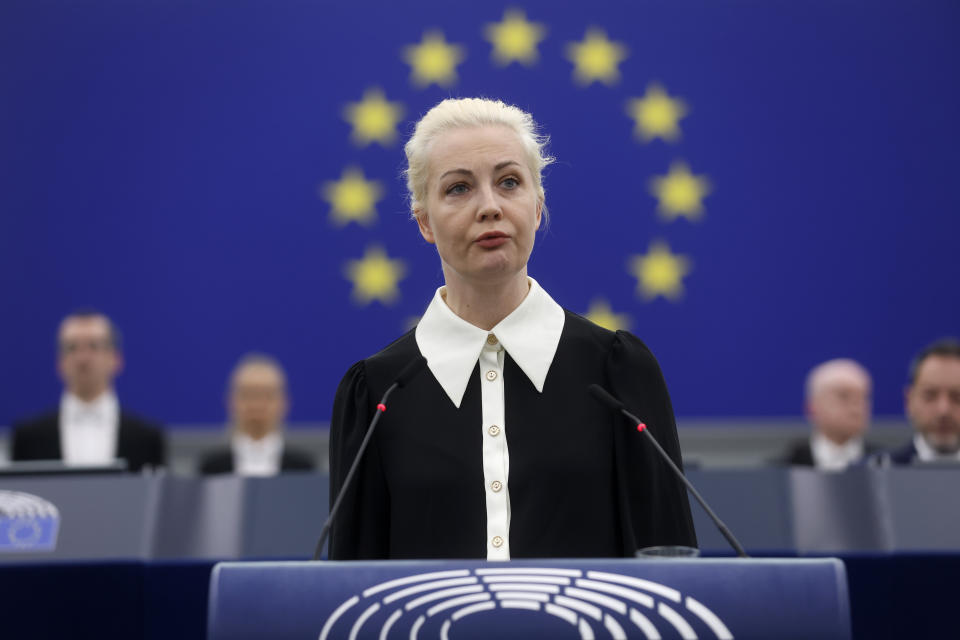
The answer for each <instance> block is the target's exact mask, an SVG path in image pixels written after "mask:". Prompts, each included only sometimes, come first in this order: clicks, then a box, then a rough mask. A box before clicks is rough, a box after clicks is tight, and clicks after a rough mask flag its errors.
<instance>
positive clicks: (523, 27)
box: [483, 9, 547, 67]
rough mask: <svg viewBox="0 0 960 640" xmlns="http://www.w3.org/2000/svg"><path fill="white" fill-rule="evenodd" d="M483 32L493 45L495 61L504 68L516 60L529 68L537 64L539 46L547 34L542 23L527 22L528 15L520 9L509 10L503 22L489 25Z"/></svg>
mask: <svg viewBox="0 0 960 640" xmlns="http://www.w3.org/2000/svg"><path fill="white" fill-rule="evenodd" d="M483 31H484V34H485V35H486V38H487V40H488V41H490V44H492V45H493V52H492V53H491V56H492V57H493V60H494V61H495V62H496V63H497V64H499V65H500V66H503V67H505V66H507V65H508V64H510V63H511V62H513V61H515V60H516V61H517V62H520V63H522V64H525V65H528V66H529V65H532V64H533V63H535V62H536V61H537V57H538V56H539V54H538V52H537V44H539V43H540V41H541V40H543V39H544V37H545V36H546V33H547V30H546V28H544V26H543V25H542V24H541V23H539V22H527V16H526V14H525V13H524V12H523V11H520V10H519V9H507V10H506V11H504V13H503V21H502V22H493V23H489V24H487V25H486V27H484V30H483Z"/></svg>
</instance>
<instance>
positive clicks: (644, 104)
mask: <svg viewBox="0 0 960 640" xmlns="http://www.w3.org/2000/svg"><path fill="white" fill-rule="evenodd" d="M627 115H629V116H630V117H631V118H633V119H634V121H635V122H636V126H634V128H633V133H634V135H636V136H637V137H638V138H640V140H642V141H643V142H650V141H651V140H653V139H654V138H662V139H663V140H666V141H667V142H673V141H674V140H676V139H678V138H679V137H680V127H679V126H677V123H678V122H680V118H682V117H684V116H685V115H687V105H685V104H684V103H683V100H680V99H679V98H671V97H670V96H668V95H667V93H666V91H664V90H663V87H661V86H660V85H658V84H655V83H654V84H650V85H648V86H647V92H646V93H645V94H644V96H643V97H642V98H631V99H630V100H629V101H628V102H627Z"/></svg>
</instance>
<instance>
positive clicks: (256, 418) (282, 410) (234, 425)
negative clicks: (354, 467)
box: [200, 354, 314, 476]
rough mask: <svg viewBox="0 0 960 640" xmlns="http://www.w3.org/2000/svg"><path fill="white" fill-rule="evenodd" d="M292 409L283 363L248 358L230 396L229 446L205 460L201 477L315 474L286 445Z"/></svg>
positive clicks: (298, 453) (306, 459)
mask: <svg viewBox="0 0 960 640" xmlns="http://www.w3.org/2000/svg"><path fill="white" fill-rule="evenodd" d="M288 408H289V399H288V397H287V379H286V375H285V374H284V372H283V368H282V367H281V366H280V364H279V363H278V362H277V361H276V360H274V359H273V358H271V357H269V356H265V355H260V354H250V355H247V356H244V357H243V358H242V359H241V360H240V362H239V363H238V364H237V366H236V367H234V369H233V373H232V374H231V375H230V387H229V389H228V391H227V411H228V413H229V415H230V447H229V448H228V447H224V448H222V449H218V450H215V451H212V452H210V453H208V454H207V455H205V456H204V457H203V458H202V459H201V462H200V473H204V474H213V473H237V474H241V475H248V476H272V475H276V474H278V473H280V472H282V471H309V470H311V469H313V466H314V465H313V459H312V457H311V456H310V455H309V454H307V453H305V452H302V451H296V450H294V449H292V448H290V447H288V446H285V444H284V441H283V421H284V420H285V419H286V417H287V409H288Z"/></svg>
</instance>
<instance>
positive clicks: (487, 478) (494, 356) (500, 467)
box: [479, 334, 510, 560]
mask: <svg viewBox="0 0 960 640" xmlns="http://www.w3.org/2000/svg"><path fill="white" fill-rule="evenodd" d="M491 338H492V340H491ZM485 342H486V344H484V346H483V349H482V351H481V353H480V359H479V369H480V376H481V385H480V395H481V398H480V400H481V407H482V412H483V415H482V416H481V426H480V428H481V429H482V430H483V431H484V433H485V435H484V437H483V439H482V443H483V479H484V485H485V487H484V488H485V492H484V495H485V499H486V512H487V540H488V541H489V542H488V545H487V559H488V560H509V559H510V545H509V542H508V536H509V532H510V497H509V490H508V485H507V480H508V473H509V456H508V451H507V440H506V438H505V437H504V436H505V434H506V432H505V431H504V429H505V426H504V402H503V401H504V382H503V354H504V352H503V347H502V346H500V344H499V341H498V340H497V338H496V337H495V336H494V335H493V334H488V336H487V338H486V341H485Z"/></svg>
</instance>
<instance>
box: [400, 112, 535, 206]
mask: <svg viewBox="0 0 960 640" xmlns="http://www.w3.org/2000/svg"><path fill="white" fill-rule="evenodd" d="M485 125H500V126H504V127H507V128H508V129H510V130H511V131H513V132H514V133H516V134H517V137H519V138H520V143H521V144H522V145H523V148H524V151H525V152H526V156H527V166H528V167H529V168H530V173H531V174H532V175H533V181H534V186H535V187H536V190H537V196H538V197H539V198H540V202H541V203H543V214H544V217H547V205H546V194H545V192H544V189H543V168H544V167H546V166H547V165H548V164H550V163H552V162H553V161H554V158H552V157H550V156H549V155H547V154H546V146H547V143H548V142H549V141H550V136H547V135H542V134H540V133H538V132H537V128H538V127H537V123H536V122H534V120H533V116H531V115H530V114H529V113H527V112H526V111H523V110H522V109H519V108H517V107H515V106H513V105H509V104H506V103H504V102H502V101H500V100H489V99H487V98H448V99H446V100H444V101H443V102H440V103H439V104H437V105H436V106H434V107H433V108H432V109H430V111H428V112H427V113H426V115H424V116H423V117H422V118H420V121H419V122H417V125H416V127H415V128H414V130H413V135H412V136H410V139H409V140H408V141H407V144H406V145H404V147H403V150H404V152H405V153H406V155H407V169H406V171H404V175H405V176H406V178H407V191H408V192H409V196H410V210H411V214H413V215H416V214H415V213H414V211H415V210H416V209H419V208H422V207H423V205H424V203H425V202H426V196H427V174H428V172H429V147H430V144H431V143H432V142H433V141H434V140H436V139H437V138H438V137H439V136H440V135H441V134H442V133H444V132H446V131H449V130H451V129H461V128H467V127H482V126H485Z"/></svg>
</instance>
